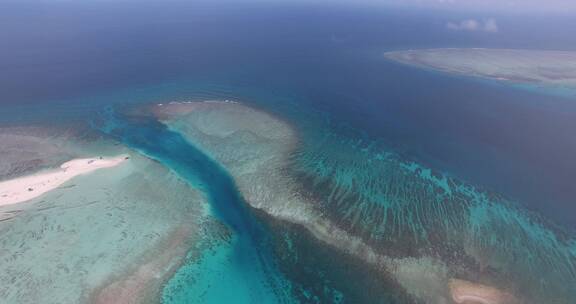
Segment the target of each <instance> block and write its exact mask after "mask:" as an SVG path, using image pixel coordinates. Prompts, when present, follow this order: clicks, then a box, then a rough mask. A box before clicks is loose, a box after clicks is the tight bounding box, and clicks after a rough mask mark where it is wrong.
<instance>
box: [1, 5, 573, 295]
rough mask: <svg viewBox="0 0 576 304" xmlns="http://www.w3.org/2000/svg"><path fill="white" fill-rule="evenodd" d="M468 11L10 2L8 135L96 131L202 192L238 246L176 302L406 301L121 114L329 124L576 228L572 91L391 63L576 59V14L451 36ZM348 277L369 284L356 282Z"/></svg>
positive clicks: (304, 126)
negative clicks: (235, 108) (159, 111)
mask: <svg viewBox="0 0 576 304" xmlns="http://www.w3.org/2000/svg"><path fill="white" fill-rule="evenodd" d="M472 17H477V18H484V17H486V15H485V14H479V15H476V14H472V13H469V12H439V11H436V12H430V11H419V10H414V9H413V10H407V9H400V8H387V7H378V8H377V9H375V8H373V7H363V6H361V5H356V6H355V5H343V4H342V5H327V4H320V3H316V4H302V3H298V4H296V3H294V4H288V3H284V2H278V3H274V4H265V3H252V2H250V3H248V2H222V1H216V2H180V1H173V2H170V3H169V4H165V3H164V2H159V1H158V2H155V1H144V2H138V3H136V2H133V1H120V2H118V3H110V2H107V1H88V2H82V3H78V2H69V1H54V2H38V3H36V2H28V1H23V2H2V3H0V41H2V42H1V43H2V47H1V49H0V54H1V56H0V125H26V124H54V125H65V126H69V125H81V126H86V127H88V128H91V129H92V130H93V131H94V132H101V133H102V134H105V135H106V136H111V137H112V138H115V139H116V140H118V141H119V142H122V143H124V144H126V145H127V146H129V147H131V148H134V149H136V150H138V151H140V152H142V153H143V154H145V155H147V156H149V157H151V158H153V159H156V160H158V161H159V162H160V163H162V164H163V165H165V166H167V167H169V168H170V169H172V170H174V171H175V172H177V173H178V174H179V175H180V176H181V177H183V178H184V179H186V180H187V181H189V182H190V183H191V184H192V185H195V186H197V187H199V188H201V189H203V190H204V191H205V193H206V194H207V196H208V198H209V200H210V201H211V206H212V209H213V211H214V213H215V215H216V217H217V218H218V219H220V220H221V221H222V222H223V223H224V224H225V225H226V226H227V227H229V228H230V230H231V237H230V239H229V240H228V241H227V242H215V243H214V244H213V245H212V246H211V247H210V248H211V249H210V250H208V251H206V255H205V256H204V257H202V258H200V259H199V260H195V262H190V263H186V264H184V265H183V266H182V269H181V270H180V271H178V272H177V273H176V274H175V275H174V278H173V279H172V280H171V281H170V282H169V283H168V284H167V286H166V287H165V289H164V292H163V294H162V299H163V300H164V302H166V303H187V302H188V301H190V299H191V298H193V299H199V297H200V295H202V299H203V300H204V301H206V302H210V303H212V302H213V303H221V302H225V301H230V300H232V299H234V300H235V301H236V302H239V303H240V302H245V303H250V302H254V301H255V300H254V299H259V300H260V302H261V303H276V302H284V303H288V302H293V301H298V300H299V301H300V302H306V301H309V302H337V301H339V300H342V299H344V302H348V303H354V301H351V299H356V300H357V301H356V303H358V302H363V301H364V302H365V301H368V299H366V298H363V297H366V296H367V294H363V293H362V292H361V291H362V289H363V287H365V286H372V288H371V289H370V290H371V291H373V292H374V295H379V296H380V297H381V298H380V299H381V301H382V302H383V303H404V301H405V299H404V295H403V294H402V293H400V292H396V291H395V288H396V286H395V285H394V283H393V282H388V281H387V279H386V278H374V279H370V278H366V277H370V275H367V274H369V273H370V271H372V270H370V269H369V267H366V266H365V265H361V264H359V263H357V261H354V260H353V259H351V258H350V257H348V256H345V255H343V254H341V253H338V252H332V251H331V250H329V249H328V247H326V246H324V245H322V244H319V243H318V242H316V241H314V240H313V238H311V237H310V235H307V234H306V233H305V232H302V231H300V230H301V228H298V227H293V226H291V225H289V224H286V223H277V222H276V221H274V219H272V218H269V217H267V216H266V215H264V214H259V213H258V212H256V211H254V210H252V209H249V208H247V206H246V204H245V202H243V200H242V197H241V195H240V194H239V193H237V190H236V188H235V186H234V184H233V181H232V179H231V177H230V176H229V175H228V173H227V172H225V170H224V169H223V168H221V167H220V166H219V165H218V164H217V163H216V162H215V161H214V160H212V159H211V158H210V157H209V156H207V155H204V154H203V153H202V152H200V151H199V150H197V149H196V148H195V147H194V146H193V144H191V143H189V142H187V141H186V140H185V139H184V138H182V137H181V136H179V135H178V134H177V133H175V132H173V131H170V130H168V129H166V128H165V127H164V126H163V125H160V124H159V123H157V122H155V121H152V120H149V119H147V118H145V117H144V118H142V117H136V118H134V117H130V116H126V115H124V114H123V113H126V112H129V110H127V109H133V108H138V107H140V106H142V105H147V104H157V103H166V102H170V101H187V100H195V101H202V100H215V99H216V100H234V101H240V102H243V103H246V104H249V105H253V106H255V107H258V108H261V109H264V110H266V111H269V112H271V113H274V114H275V115H278V116H279V117H281V118H282V119H284V120H286V121H287V122H289V123H291V124H293V125H295V126H300V127H299V128H298V127H297V128H298V130H299V132H300V133H301V134H302V137H303V138H307V139H308V140H309V141H310V142H312V141H313V140H312V139H313V138H315V136H316V134H317V133H318V132H324V131H326V132H328V131H329V132H332V134H333V137H334V138H336V139H337V140H336V141H337V142H339V143H340V144H342V143H345V144H344V145H348V146H354V145H357V147H358V151H368V152H367V153H372V152H373V151H376V152H374V153H375V154H377V153H383V154H385V153H394V155H397V156H398V158H400V159H402V160H403V161H405V162H416V163H419V164H421V165H423V166H425V167H428V168H431V169H433V170H434V171H437V172H439V173H440V174H443V175H446V176H450V177H453V178H455V179H458V180H460V181H463V182H465V183H469V184H472V185H474V186H475V187H477V188H479V189H483V190H486V191H488V192H490V193H496V194H498V195H499V196H502V197H504V198H505V199H506V200H507V201H511V202H514V203H516V204H518V205H519V206H521V207H522V208H524V209H525V210H527V211H528V212H533V214H536V215H537V216H538V217H541V218H542V219H543V220H542V221H543V222H546V224H547V225H549V226H550V227H554V229H558V230H559V231H562V233H566V234H568V235H571V236H574V233H573V230H574V228H576V204H575V200H576V187H573V182H574V181H575V180H576V161H575V160H574V155H576V94H572V93H571V92H562V93H559V92H555V91H554V90H553V89H541V88H537V89H531V88H522V87H518V86H510V85H507V84H502V83H497V82H492V81H486V80H479V79H474V78H467V77H461V76H453V75H446V74H442V73H437V72H430V71H423V70H420V69H417V68H413V67H407V66H403V65H400V64H397V63H393V62H389V61H387V60H385V58H384V57H383V56H382V54H383V53H384V52H385V51H387V50H401V49H414V48H430V47H493V48H535V49H536V48H538V49H540V48H543V49H558V50H573V51H576V40H574V39H573V37H574V36H576V19H573V18H568V17H554V18H550V17H546V16H522V15H514V16H504V15H502V16H501V15H495V14H490V16H489V17H493V18H496V19H497V20H498V23H499V28H500V31H499V32H498V33H483V32H454V31H448V30H447V29H446V27H445V23H446V22H447V21H452V20H460V19H462V18H472ZM103 126H105V127H103ZM322 128H324V129H322ZM318 130H321V131H318ZM323 148H326V147H323ZM304 149H306V146H305V148H304ZM310 150H312V148H310ZM330 151H331V150H330V149H329V147H328V148H326V157H327V159H330V157H331V154H330V153H331V152H330ZM323 153H324V152H323ZM356 153H357V154H356ZM348 157H349V158H350V159H351V162H352V161H353V160H354V159H361V158H362V157H363V156H362V154H361V152H354V153H350V154H349V155H348ZM335 166H338V162H337V161H336V165H335ZM305 169H306V168H304V170H305ZM359 174H361V172H360V173H359ZM347 208H354V206H348V207H347ZM335 216H336V215H335ZM299 229H300V230H299ZM280 239H281V240H282V241H279V240H280ZM291 246H294V247H291ZM288 247H290V248H292V250H293V251H290V250H287V249H286V248H288ZM279 252H280V253H279ZM282 252H284V255H282V254H281V253H282ZM286 252H292V253H294V254H296V253H300V254H302V253H303V252H304V253H307V256H306V258H302V259H296V260H295V259H291V258H290V255H289V254H286ZM198 261H200V262H198ZM334 265H349V267H347V268H346V269H347V270H346V271H340V270H336V268H337V267H334ZM299 266H300V267H301V268H299V269H298V271H295V269H294V267H299ZM304 266H305V267H304ZM315 267H317V268H315ZM219 273H220V274H227V275H219ZM352 276H355V277H357V278H358V279H357V280H356V281H355V282H357V284H346V282H347V280H350V278H351V277H352ZM187 277H196V278H198V277H201V278H204V279H205V281H203V282H201V283H200V285H199V284H198V283H194V284H193V283H190V282H191V281H190V280H187V279H186V278H187ZM223 277H225V279H222V278H223ZM374 277H375V276H374ZM261 282H267V283H261ZM378 283H382V284H381V285H380V286H379V285H378ZM186 284H189V285H186ZM202 284H205V285H202ZM356 285H358V286H356ZM182 286H184V287H182ZM214 286H218V287H214ZM215 288H216V289H215ZM379 289H382V290H379ZM368 295H372V294H371V293H368ZM384 295H385V296H384ZM256 302H258V300H257V301H256Z"/></svg>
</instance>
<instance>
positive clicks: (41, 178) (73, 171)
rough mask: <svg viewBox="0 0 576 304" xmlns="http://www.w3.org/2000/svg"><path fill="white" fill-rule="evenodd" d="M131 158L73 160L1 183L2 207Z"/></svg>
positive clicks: (36, 195)
mask: <svg viewBox="0 0 576 304" xmlns="http://www.w3.org/2000/svg"><path fill="white" fill-rule="evenodd" d="M128 159H129V156H127V155H120V156H116V157H110V158H108V157H106V158H104V157H95V158H81V159H73V160H70V161H68V162H65V163H63V164H62V165H61V166H60V168H59V169H55V170H48V171H46V172H41V173H36V174H33V175H28V176H23V177H18V178H14V179H10V180H6V181H0V207H2V206H7V205H12V204H18V203H23V202H26V201H29V200H32V199H34V198H37V197H39V196H41V195H43V194H44V193H46V192H49V191H52V190H54V189H56V188H58V187H60V186H61V185H63V184H64V183H66V182H68V181H69V180H71V179H73V178H74V177H76V176H79V175H84V174H89V173H91V172H93V171H96V170H99V169H105V168H112V167H115V166H118V165H120V164H121V163H123V162H124V161H126V160H128Z"/></svg>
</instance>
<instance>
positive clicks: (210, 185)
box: [100, 110, 290, 303]
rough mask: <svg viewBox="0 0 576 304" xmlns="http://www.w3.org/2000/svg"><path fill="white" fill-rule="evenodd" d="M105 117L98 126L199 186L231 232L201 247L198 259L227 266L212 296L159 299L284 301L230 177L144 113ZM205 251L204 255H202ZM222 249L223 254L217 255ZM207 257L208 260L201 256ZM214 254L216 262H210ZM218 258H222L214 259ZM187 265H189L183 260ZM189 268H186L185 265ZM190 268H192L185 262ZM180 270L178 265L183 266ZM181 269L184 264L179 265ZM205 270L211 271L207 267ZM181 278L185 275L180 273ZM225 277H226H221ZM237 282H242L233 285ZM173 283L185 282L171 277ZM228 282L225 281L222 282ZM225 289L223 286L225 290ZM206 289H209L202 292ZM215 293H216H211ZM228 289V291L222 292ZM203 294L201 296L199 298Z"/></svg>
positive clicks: (258, 229) (258, 230) (263, 236)
mask: <svg viewBox="0 0 576 304" xmlns="http://www.w3.org/2000/svg"><path fill="white" fill-rule="evenodd" d="M107 116H108V119H107V120H106V121H105V122H104V125H103V126H102V127H100V128H101V130H103V131H104V132H106V133H108V134H110V135H112V136H114V137H116V138H117V139H118V140H119V141H121V142H124V143H125V144H127V145H128V146H130V147H132V148H134V149H136V150H138V151H140V152H141V153H143V154H145V155H147V156H149V157H151V158H153V159H156V160H157V161H159V162H161V163H163V164H164V165H166V166H167V167H169V168H171V169H172V170H174V171H175V172H176V173H177V174H179V175H180V176H181V177H182V178H184V179H185V180H187V181H189V182H191V183H192V184H194V185H195V186H198V187H199V188H201V189H203V190H204V192H205V193H206V195H207V196H208V200H209V202H210V203H211V207H212V212H213V213H214V215H215V216H216V218H218V219H220V220H221V221H222V222H224V223H225V224H226V225H227V226H229V227H230V228H231V229H232V231H233V232H234V237H233V238H232V244H229V247H226V245H224V247H225V248H224V250H223V253H222V251H219V252H216V253H214V252H212V253H210V252H208V253H206V252H205V256H204V257H203V260H204V263H208V264H210V263H216V264H218V265H217V266H221V267H228V268H229V269H225V270H224V271H223V272H224V273H226V274H227V275H226V279H224V278H220V281H218V284H219V285H221V286H211V287H210V288H214V290H212V296H210V295H206V294H202V295H199V294H193V295H187V296H190V297H191V298H182V297H181V296H178V295H171V296H165V297H163V301H164V302H168V303H179V301H182V302H185V303H189V302H190V301H201V302H202V301H203V300H202V299H204V300H206V299H207V298H210V299H212V300H232V299H234V300H235V301H236V302H239V303H240V302H254V301H257V302H262V303H287V302H290V299H289V296H287V294H286V293H287V292H285V291H286V290H289V288H284V287H286V286H284V285H286V284H289V283H288V282H287V281H286V280H285V279H284V278H283V276H282V275H281V274H280V273H279V272H278V270H277V269H276V262H275V259H274V257H273V255H272V253H271V251H270V250H269V248H267V244H268V241H269V240H268V235H267V233H266V231H265V230H264V229H263V227H262V226H261V225H260V224H259V222H258V221H257V220H256V219H255V218H254V216H253V215H252V214H251V213H250V212H249V210H248V209H247V208H246V207H245V205H244V202H243V200H242V198H241V197H240V196H239V194H238V192H237V190H236V187H235V185H234V182H233V180H232V179H231V177H230V176H228V174H227V173H226V172H225V171H224V170H223V169H222V168H221V167H220V166H219V165H218V164H217V163H215V162H214V161H213V160H212V159H211V158H210V157H208V156H207V155H205V154H203V153H202V152H201V151H199V150H198V149H196V148H195V147H194V146H193V145H191V144H190V143H189V142H187V141H186V140H185V139H184V138H183V137H182V136H181V135H180V134H178V133H176V132H173V131H170V130H169V129H168V128H167V127H166V126H165V125H163V124H161V123H160V122H158V121H157V120H155V119H151V118H149V117H128V116H122V117H120V116H119V115H117V114H115V113H114V111H112V110H109V111H108V113H107ZM206 254H208V257H206ZM222 254H224V256H221V255H222ZM206 259H208V261H205V260H206ZM214 259H216V261H214ZM219 259H220V260H221V261H222V259H224V260H225V261H226V262H222V263H220V262H218V260H219ZM188 266H190V265H188ZM189 268H190V267H189ZM191 268H194V267H191ZM183 269H184V268H183ZM184 270H186V269H184ZM207 270H209V271H212V270H213V269H211V268H210V267H208V269H207ZM182 277H184V278H185V277H186V276H182ZM227 279H229V281H226V280H227ZM238 282H242V283H243V284H242V286H234V285H235V284H236V283H238ZM175 284H186V282H177V283H175ZM227 284H229V285H227ZM227 288H228V289H227ZM205 292H208V293H210V291H206V290H205ZM214 293H220V294H214ZM227 293H228V294H227ZM203 297H204V298H203Z"/></svg>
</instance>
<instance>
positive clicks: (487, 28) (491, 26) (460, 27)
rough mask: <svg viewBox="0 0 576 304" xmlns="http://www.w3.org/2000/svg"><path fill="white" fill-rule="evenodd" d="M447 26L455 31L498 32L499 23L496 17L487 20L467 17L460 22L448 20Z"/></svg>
mask: <svg viewBox="0 0 576 304" xmlns="http://www.w3.org/2000/svg"><path fill="white" fill-rule="evenodd" d="M446 28H447V29H449V30H453V31H470V32H474V31H481V32H490V33H496V32H498V30H499V29H498V23H497V22H496V19H493V18H490V19H486V20H476V19H466V20H462V21H459V22H448V23H446Z"/></svg>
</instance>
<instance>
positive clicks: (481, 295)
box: [448, 279, 518, 304]
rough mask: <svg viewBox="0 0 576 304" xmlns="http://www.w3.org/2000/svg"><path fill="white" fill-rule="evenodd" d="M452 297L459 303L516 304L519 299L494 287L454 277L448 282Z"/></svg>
mask: <svg viewBox="0 0 576 304" xmlns="http://www.w3.org/2000/svg"><path fill="white" fill-rule="evenodd" d="M448 285H449V287H450V293H451V294H452V299H453V300H454V302H456V303H458V304H514V303H518V301H517V299H516V298H515V297H514V296H513V295H511V294H509V293H507V292H505V291H501V290H499V289H496V288H494V287H490V286H486V285H481V284H476V283H472V282H468V281H464V280H458V279H452V280H450V283H449V284H448Z"/></svg>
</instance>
